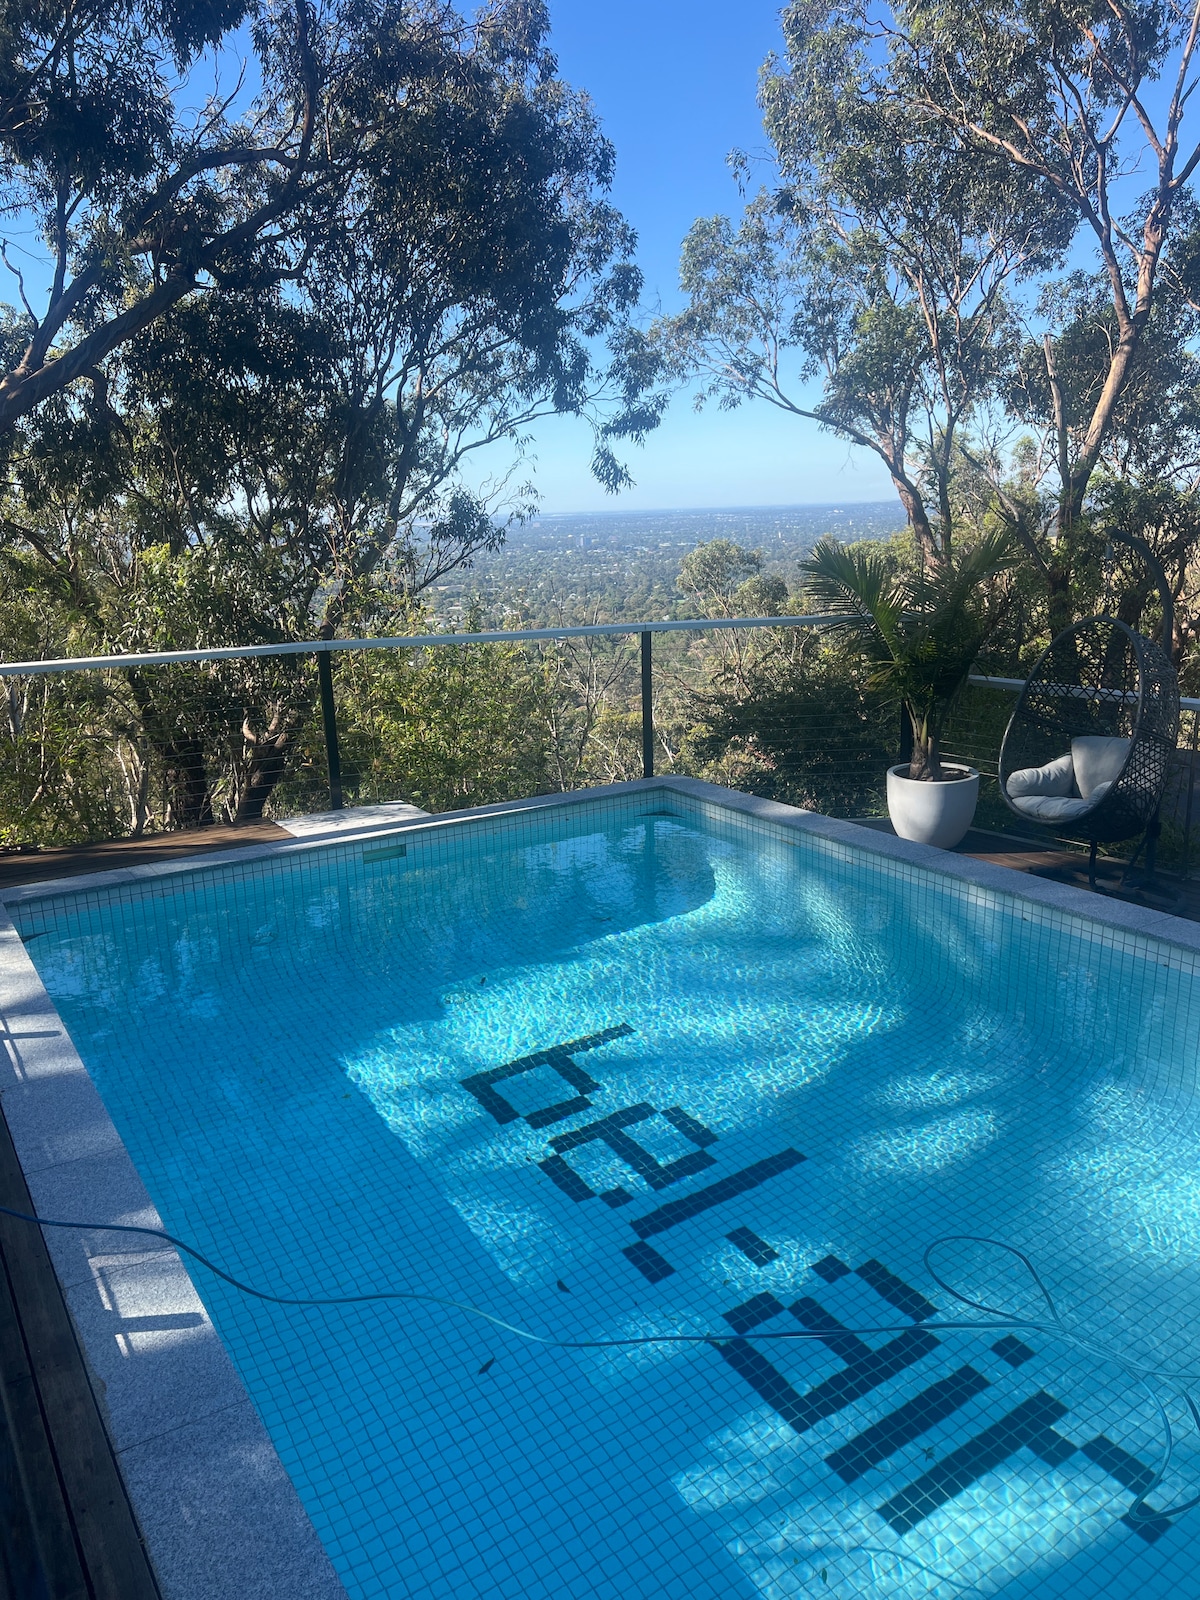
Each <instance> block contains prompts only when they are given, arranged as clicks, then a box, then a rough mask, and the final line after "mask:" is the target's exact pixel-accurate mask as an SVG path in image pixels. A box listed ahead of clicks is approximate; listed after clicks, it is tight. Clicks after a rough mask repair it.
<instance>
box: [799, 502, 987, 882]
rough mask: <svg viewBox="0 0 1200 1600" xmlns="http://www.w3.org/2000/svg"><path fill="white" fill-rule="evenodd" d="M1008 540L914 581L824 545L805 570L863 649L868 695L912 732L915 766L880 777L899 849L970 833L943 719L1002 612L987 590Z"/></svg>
mask: <svg viewBox="0 0 1200 1600" xmlns="http://www.w3.org/2000/svg"><path fill="white" fill-rule="evenodd" d="M1014 557H1015V553H1014V550H1013V546H1012V543H1011V541H1010V539H1009V536H1008V535H1007V534H1006V533H1003V532H994V533H988V534H985V535H984V536H983V537H982V538H980V539H978V540H977V541H976V542H975V543H973V544H968V545H962V546H956V547H955V548H954V549H953V550H952V551H951V552H946V553H943V554H940V555H939V556H937V557H936V558H935V559H934V560H932V561H931V562H929V563H928V564H927V565H925V566H924V567H922V568H921V569H920V570H918V571H915V572H914V571H905V570H903V569H900V568H897V567H896V566H895V565H894V563H893V562H891V561H890V560H889V559H888V558H887V556H886V555H885V554H883V553H882V552H880V551H877V550H869V549H854V548H847V547H846V546H844V545H840V544H839V543H838V542H837V540H836V539H832V538H825V539H822V540H821V541H820V542H819V543H818V544H817V545H816V546H815V547H814V549H813V551H812V554H811V556H810V557H809V559H808V560H807V561H805V562H803V563H802V565H801V571H802V573H803V574H804V578H805V587H806V588H807V590H808V593H809V594H810V595H811V596H812V598H813V600H814V602H815V604H816V606H817V609H818V610H820V611H824V612H826V613H829V614H831V615H833V616H836V617H840V618H844V620H843V621H839V622H836V623H834V624H833V626H834V627H835V628H838V629H841V630H843V631H845V632H846V633H847V634H848V635H850V636H851V638H852V639H853V641H854V642H855V643H856V644H857V645H858V646H859V648H861V649H862V651H863V652H864V654H865V655H866V657H867V660H868V662H869V664H870V667H871V676H870V679H869V682H870V684H871V685H872V687H875V688H879V689H882V690H884V691H886V692H889V693H891V694H893V695H895V696H896V698H897V699H898V700H900V701H901V702H902V703H903V706H904V709H905V713H906V715H907V716H908V719H909V721H910V723H911V725H912V759H911V760H910V761H908V762H907V763H905V762H901V763H900V764H899V765H898V766H895V767H891V768H890V769H889V771H888V775H887V797H888V813H889V815H890V817H891V819H892V826H893V827H894V828H895V830H896V832H897V833H898V834H899V835H900V837H901V838H902V839H915V840H917V841H918V842H919V843H921V844H933V845H938V846H940V847H941V848H942V849H943V850H949V849H952V848H953V846H954V845H956V844H958V843H959V842H960V840H961V839H962V837H963V835H964V834H965V833H966V831H967V829H968V828H969V827H970V826H971V822H972V819H973V818H974V815H975V806H976V802H977V801H978V799H979V773H978V772H977V771H976V770H975V769H974V768H973V767H963V766H956V765H952V764H950V763H944V762H943V761H942V753H941V744H942V734H943V731H944V729H945V726H946V719H947V717H948V716H949V714H950V711H951V708H952V707H953V705H954V702H955V700H956V699H957V697H958V695H959V694H960V693H961V691H962V688H963V686H964V685H965V683H966V681H967V678H968V677H969V675H970V672H971V669H972V667H973V666H974V664H975V660H976V658H977V656H978V655H979V652H980V651H981V650H982V649H983V647H984V645H986V644H987V642H988V640H989V639H990V638H991V637H992V635H993V634H994V632H995V631H996V628H997V627H998V625H999V623H1000V621H1001V619H1002V617H1003V614H1004V610H1005V606H1006V603H1007V594H1006V592H1005V590H1004V589H1003V588H1002V587H1001V586H1000V585H998V584H996V583H995V582H994V581H993V580H994V579H995V578H996V577H997V576H998V575H999V574H1000V573H1002V572H1003V571H1005V570H1006V569H1007V568H1009V567H1010V566H1011V565H1012V564H1013V561H1014Z"/></svg>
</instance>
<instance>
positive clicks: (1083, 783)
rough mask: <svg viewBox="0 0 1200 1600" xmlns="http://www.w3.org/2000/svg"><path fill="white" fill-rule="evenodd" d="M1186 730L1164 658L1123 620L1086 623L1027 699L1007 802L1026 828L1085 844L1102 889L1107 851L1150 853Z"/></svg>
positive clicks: (1039, 674) (1009, 759)
mask: <svg viewBox="0 0 1200 1600" xmlns="http://www.w3.org/2000/svg"><path fill="white" fill-rule="evenodd" d="M1168 617H1169V612H1168ZM1168 627H1169V623H1168ZM1167 636H1168V637H1169V634H1168V635H1167ZM1178 728H1179V686H1178V684H1177V682H1176V678H1175V669H1174V667H1173V666H1172V665H1171V661H1170V658H1169V657H1168V655H1167V654H1166V652H1165V651H1164V650H1163V649H1162V648H1161V647H1160V646H1159V645H1157V644H1155V643H1153V642H1152V641H1151V640H1150V639H1147V638H1144V637H1143V636H1142V635H1141V634H1140V633H1135V632H1134V631H1133V629H1132V628H1129V627H1127V626H1126V625H1125V623H1123V622H1120V621H1118V620H1117V618H1115V617H1110V616H1096V617H1088V618H1087V619H1086V620H1085V621H1083V622H1077V623H1076V624H1075V626H1074V627H1072V628H1068V629H1066V631H1065V632H1063V633H1060V634H1059V635H1058V637H1057V638H1056V639H1054V640H1053V641H1052V642H1051V644H1050V646H1049V648H1048V649H1047V650H1046V651H1045V652H1044V653H1043V655H1042V656H1041V658H1040V660H1039V661H1038V663H1037V665H1036V666H1035V667H1034V669H1033V672H1032V673H1031V674H1030V677H1029V680H1028V682H1027V683H1026V684H1025V687H1024V688H1023V689H1022V691H1021V694H1020V698H1019V699H1018V700H1017V704H1016V708H1015V710H1014V711H1013V714H1012V717H1011V719H1010V721H1009V724H1008V728H1007V731H1006V732H1005V735H1004V743H1003V745H1002V746H1001V749H1000V774H999V775H1000V793H1001V794H1002V795H1003V796H1004V799H1005V802H1006V804H1007V805H1008V807H1009V809H1010V810H1011V811H1013V812H1014V813H1015V814H1016V815H1017V816H1019V817H1021V818H1022V819H1023V820H1024V821H1027V822H1028V821H1034V822H1039V823H1043V824H1048V825H1050V826H1052V827H1053V828H1054V830H1055V832H1056V833H1058V834H1061V835H1064V836H1066V837H1067V838H1075V839H1086V840H1087V841H1088V842H1089V844H1090V846H1091V850H1090V854H1089V859H1088V879H1089V882H1090V883H1091V884H1092V886H1093V887H1095V883H1096V847H1097V845H1098V844H1099V843H1101V842H1102V841H1111V840H1117V839H1130V838H1132V837H1133V836H1134V835H1135V834H1138V833H1146V834H1147V836H1148V838H1149V840H1150V846H1151V848H1152V845H1153V840H1154V838H1155V837H1156V834H1157V828H1158V809H1159V805H1160V803H1161V801H1162V796H1163V789H1164V787H1165V785H1166V780H1167V772H1168V766H1169V763H1170V761H1171V759H1172V757H1173V756H1174V753H1175V742H1176V735H1177V733H1178ZM1081 741H1082V743H1081ZM1147 864H1148V867H1149V869H1150V871H1151V872H1152V871H1153V863H1152V857H1148V863H1147Z"/></svg>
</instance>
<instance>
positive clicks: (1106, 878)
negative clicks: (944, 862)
mask: <svg viewBox="0 0 1200 1600" xmlns="http://www.w3.org/2000/svg"><path fill="white" fill-rule="evenodd" d="M854 820H855V822H856V823H857V824H858V826H859V827H862V828H872V829H874V831H875V832H877V833H892V832H893V831H894V830H893V828H892V825H891V823H890V822H889V821H888V820H887V818H886V817H856V818H855V819H854ZM953 854H954V855H960V856H972V857H974V859H975V860H976V861H990V862H992V863H993V864H994V865H995V866H997V867H1010V868H1012V870H1013V871H1014V872H1029V873H1032V874H1033V875H1034V876H1035V877H1039V878H1053V879H1054V880H1055V882H1056V883H1068V884H1071V885H1072V886H1073V887H1075V888H1077V889H1090V887H1091V886H1090V885H1089V883H1088V874H1087V856H1086V855H1085V854H1083V853H1082V852H1081V851H1079V850H1067V849H1065V848H1063V847H1061V846H1055V845H1053V844H1046V843H1044V842H1042V841H1041V840H1038V839H1022V838H1020V837H1019V836H1017V835H1014V834H1007V833H988V832H985V831H984V830H983V829H981V828H972V829H970V831H969V832H968V834H967V836H966V838H965V839H964V840H963V842H962V843H961V844H960V845H956V846H955V848H954V851H953ZM1124 870H1125V863H1124V862H1123V861H1112V860H1109V859H1107V858H1106V857H1104V856H1101V857H1100V858H1099V860H1098V861H1097V863H1096V881H1097V886H1098V890H1099V892H1100V893H1102V894H1105V895H1108V896H1109V897H1110V898H1115V899H1118V900H1127V901H1129V902H1130V903H1131V904H1133V905H1140V906H1150V907H1152V908H1153V909H1154V910H1155V911H1169V912H1170V913H1171V915H1172V916H1176V917H1186V918H1187V919H1188V920H1189V921H1190V922H1200V883H1195V882H1192V881H1190V880H1186V881H1181V880H1180V879H1179V878H1177V877H1173V876H1172V875H1170V874H1168V873H1164V874H1163V875H1162V877H1161V878H1160V879H1159V880H1158V882H1157V884H1156V885H1154V886H1153V887H1151V888H1149V889H1144V888H1141V887H1139V886H1137V885H1139V884H1140V879H1141V876H1142V874H1141V872H1140V871H1134V872H1133V873H1131V874H1130V885H1129V886H1128V887H1123V886H1122V884H1121V875H1122V873H1123V872H1124Z"/></svg>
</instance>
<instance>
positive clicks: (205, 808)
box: [146, 727, 213, 828]
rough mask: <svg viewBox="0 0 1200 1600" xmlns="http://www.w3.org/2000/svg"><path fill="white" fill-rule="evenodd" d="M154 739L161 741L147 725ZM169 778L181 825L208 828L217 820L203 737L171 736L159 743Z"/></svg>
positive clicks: (174, 820) (173, 817)
mask: <svg viewBox="0 0 1200 1600" xmlns="http://www.w3.org/2000/svg"><path fill="white" fill-rule="evenodd" d="M146 731H147V734H148V736H149V738H150V740H151V743H158V741H157V740H156V739H155V738H154V734H153V732H152V731H151V729H150V728H149V727H148V728H147V730H146ZM159 753H160V754H161V756H162V760H163V767H164V771H165V776H166V781H167V796H168V803H169V805H170V808H171V821H172V823H173V824H174V826H175V827H177V828H206V827H208V826H209V824H210V823H211V822H212V820H213V809H212V794H211V792H210V789H209V782H208V759H207V756H206V753H205V749H204V745H203V743H202V741H201V740H199V739H188V738H184V739H169V740H166V741H165V742H163V743H161V744H159Z"/></svg>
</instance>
